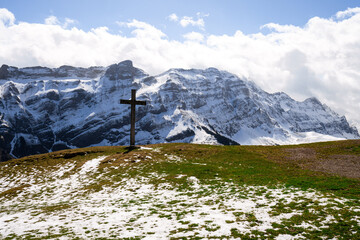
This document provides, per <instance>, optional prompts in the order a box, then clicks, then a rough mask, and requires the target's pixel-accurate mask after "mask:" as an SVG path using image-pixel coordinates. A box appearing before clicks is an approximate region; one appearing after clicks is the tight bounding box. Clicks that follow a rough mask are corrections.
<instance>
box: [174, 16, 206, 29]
mask: <svg viewBox="0 0 360 240" xmlns="http://www.w3.org/2000/svg"><path fill="white" fill-rule="evenodd" d="M180 25H181V26H183V27H187V26H188V25H192V26H194V27H200V28H203V27H204V26H205V22H204V19H202V18H199V19H197V20H194V19H193V18H192V17H188V16H184V17H183V18H182V19H181V20H180Z"/></svg>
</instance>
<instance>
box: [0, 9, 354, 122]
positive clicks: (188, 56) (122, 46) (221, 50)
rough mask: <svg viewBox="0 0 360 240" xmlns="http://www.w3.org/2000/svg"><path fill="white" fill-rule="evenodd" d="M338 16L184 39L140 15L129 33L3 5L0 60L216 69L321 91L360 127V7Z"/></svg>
mask: <svg viewBox="0 0 360 240" xmlns="http://www.w3.org/2000/svg"><path fill="white" fill-rule="evenodd" d="M337 16H339V18H338V19H333V18H329V19H325V18H319V17H314V18H312V19H310V20H309V21H308V23H307V24H306V25H305V26H304V27H296V26H291V25H279V24H274V23H272V24H267V25H265V26H264V27H266V28H269V30H270V33H269V34H266V35H265V34H262V33H257V34H251V35H246V34H244V33H242V32H241V31H236V32H235V33H234V34H233V35H209V36H207V37H205V36H204V35H202V34H201V33H198V32H190V33H188V34H185V35H184V36H183V37H184V41H183V42H182V41H174V40H170V39H168V38H167V36H166V34H165V33H163V32H162V31H160V30H159V29H157V28H156V27H154V26H152V25H150V24H148V23H145V22H140V21H138V20H132V21H130V22H125V23H124V22H123V23H119V25H120V26H122V27H129V28H132V29H133V31H132V34H133V35H132V36H131V37H126V36H123V35H120V34H112V33H110V32H109V30H108V29H107V28H106V27H100V28H95V29H92V30H91V31H88V32H85V31H83V30H80V29H78V28H76V27H73V28H71V29H67V28H64V23H59V22H56V21H54V19H53V22H51V21H50V20H48V21H49V22H48V23H53V25H47V24H33V23H26V22H19V23H15V16H14V15H13V14H12V13H11V12H9V11H8V10H6V9H5V10H4V9H1V10H0V64H2V63H5V64H8V65H13V66H19V67H23V66H34V65H43V66H49V67H58V66H60V65H64V64H67V65H74V66H83V67H87V66H93V65H102V66H107V65H110V64H112V63H116V62H119V61H122V60H125V59H131V60H133V62H134V64H135V66H137V67H140V68H142V69H144V70H145V71H147V72H149V73H150V74H159V73H161V72H162V71H165V70H167V69H169V68H174V67H179V68H207V67H217V68H219V69H223V70H228V71H230V72H232V73H235V74H238V75H239V76H245V77H248V78H249V79H251V80H253V81H255V82H256V83H257V84H258V85H259V86H260V87H262V88H263V89H264V90H266V91H270V92H275V91H284V92H286V93H288V94H290V96H292V97H294V98H296V99H297V100H303V99H305V98H307V97H311V96H315V97H317V98H318V99H319V100H320V101H322V102H324V103H326V104H327V105H328V106H330V107H331V108H333V109H334V110H335V111H337V112H339V113H341V114H345V115H346V116H347V117H348V119H350V120H353V121H355V122H357V123H358V124H359V126H360V120H359V119H360V111H359V109H360V68H359V66H360V34H358V33H359V32H360V12H359V11H358V10H357V9H356V8H355V9H348V10H346V11H344V12H339V13H337ZM344 16H346V17H344ZM179 19H180V18H179ZM179 19H178V22H180V21H181V19H182V18H181V19H180V20H179ZM65 23H66V20H65ZM189 24H190V23H189Z"/></svg>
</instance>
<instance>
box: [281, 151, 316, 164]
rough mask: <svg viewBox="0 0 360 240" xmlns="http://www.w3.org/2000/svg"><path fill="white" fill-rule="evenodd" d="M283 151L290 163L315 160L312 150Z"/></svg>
mask: <svg viewBox="0 0 360 240" xmlns="http://www.w3.org/2000/svg"><path fill="white" fill-rule="evenodd" d="M284 151H285V153H287V159H288V160H291V161H297V162H304V161H307V160H311V159H314V158H316V151H315V150H314V149H312V148H289V149H285V150H284Z"/></svg>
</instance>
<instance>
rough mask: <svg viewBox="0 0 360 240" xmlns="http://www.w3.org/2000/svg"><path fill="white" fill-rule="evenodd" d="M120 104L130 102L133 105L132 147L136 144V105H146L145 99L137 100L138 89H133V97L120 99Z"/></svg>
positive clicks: (131, 120) (131, 119)
mask: <svg viewBox="0 0 360 240" xmlns="http://www.w3.org/2000/svg"><path fill="white" fill-rule="evenodd" d="M120 104H130V105H131V115H130V116H131V117H130V122H131V128H130V147H134V146H135V110H136V108H135V106H136V105H146V102H145V101H136V90H135V89H131V99H130V100H124V99H121V100H120Z"/></svg>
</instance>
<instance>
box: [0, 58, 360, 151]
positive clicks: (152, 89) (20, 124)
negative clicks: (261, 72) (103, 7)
mask: <svg viewBox="0 0 360 240" xmlns="http://www.w3.org/2000/svg"><path fill="white" fill-rule="evenodd" d="M0 84H1V85H0V97H1V101H0V121H1V122H0V123H1V125H0V135H1V137H2V138H1V139H0V148H2V149H4V151H6V152H7V153H10V154H11V155H12V156H14V157H21V156H26V155H30V154H35V153H43V152H49V151H56V150H61V149H65V148H74V147H87V146H99V145H127V144H128V132H129V127H130V114H129V108H128V107H127V106H126V107H125V106H124V105H120V104H119V100H120V99H128V98H129V97H130V89H137V90H138V91H137V98H138V99H139V100H145V101H147V102H148V105H147V106H144V107H138V109H137V116H136V117H137V128H136V129H137V130H136V131H137V134H136V139H137V143H139V144H150V143H162V142H193V143H209V144H225V145H227V144H287V143H301V142H309V141H310V142H311V141H319V140H336V139H352V138H358V137H359V133H358V131H357V129H356V128H354V127H351V126H350V125H349V123H348V122H347V120H346V118H345V117H344V116H339V115H338V114H337V113H335V112H334V111H332V110H331V109H330V108H329V107H327V106H326V105H325V104H322V103H321V102H320V101H319V100H318V99H316V98H308V99H306V100H304V101H303V102H297V101H295V100H293V99H292V98H291V97H290V96H288V95H287V94H286V93H281V92H279V93H273V94H270V93H267V92H265V91H263V90H261V89H260V88H259V87H258V86H256V84H255V83H253V82H251V81H248V80H246V79H240V78H239V77H237V76H236V75H234V74H231V73H229V72H226V71H221V70H218V69H216V68H207V69H205V70H201V69H177V68H172V69H169V70H168V71H166V72H164V73H161V74H159V75H156V76H151V75H149V74H147V73H146V72H144V71H143V70H141V69H139V68H136V67H134V66H133V63H132V62H131V61H130V60H126V61H123V62H120V63H118V64H112V65H110V66H108V67H90V68H76V67H71V66H61V67H59V68H53V69H51V68H46V67H28V68H16V67H9V66H7V65H3V66H2V67H1V68H0Z"/></svg>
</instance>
